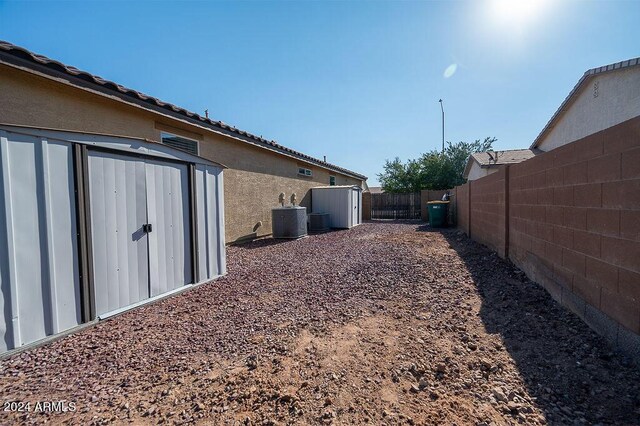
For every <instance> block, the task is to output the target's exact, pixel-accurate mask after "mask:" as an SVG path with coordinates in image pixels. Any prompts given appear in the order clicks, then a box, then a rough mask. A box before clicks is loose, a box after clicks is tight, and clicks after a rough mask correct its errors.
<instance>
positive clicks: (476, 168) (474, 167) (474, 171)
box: [467, 161, 498, 180]
mask: <svg viewBox="0 0 640 426" xmlns="http://www.w3.org/2000/svg"><path fill="white" fill-rule="evenodd" d="M497 171H498V168H497V167H492V168H488V167H480V165H479V164H478V163H477V162H476V161H474V162H473V163H472V164H471V167H470V168H469V176H467V180H476V179H480V178H481V177H485V176H488V175H490V174H492V173H495V172H497Z"/></svg>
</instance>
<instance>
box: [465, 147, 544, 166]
mask: <svg viewBox="0 0 640 426" xmlns="http://www.w3.org/2000/svg"><path fill="white" fill-rule="evenodd" d="M538 153H539V151H538V150H532V149H511V150H507V151H490V152H474V153H473V154H471V157H473V159H474V160H476V161H477V162H478V164H480V166H481V167H491V166H499V165H501V164H515V163H521V162H522V161H524V160H528V159H529V158H531V157H534V156H535V155H536V154H538Z"/></svg>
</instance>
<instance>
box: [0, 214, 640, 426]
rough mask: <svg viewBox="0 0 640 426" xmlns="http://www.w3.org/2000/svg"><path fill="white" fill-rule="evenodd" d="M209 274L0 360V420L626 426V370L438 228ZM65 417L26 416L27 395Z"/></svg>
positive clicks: (377, 231) (368, 232)
mask: <svg viewBox="0 0 640 426" xmlns="http://www.w3.org/2000/svg"><path fill="white" fill-rule="evenodd" d="M228 263H229V274H228V275H227V276H226V277H224V278H222V279H220V280H217V281H215V282H212V283H209V284H206V285H203V286H200V287H198V288H196V289H194V290H192V291H189V292H186V293H184V294H181V295H178V296H175V297H172V298H168V299H165V300H163V301H160V302H158V303H155V304H152V305H148V306H146V307H143V308H141V309H136V310H133V311H130V312H128V313H125V314H123V315H121V316H119V317H116V318H113V319H110V320H107V321H104V322H101V323H99V324H97V325H96V326H93V327H90V328H88V329H86V330H84V331H81V332H79V333H76V334H74V335H71V336H69V337H66V338H63V339H61V340H58V341H56V342H54V343H52V344H49V345H46V346H43V347H40V348H36V349H34V350H31V351H27V352H24V353H21V354H18V355H15V356H13V357H11V358H9V359H6V360H3V361H1V362H0V395H1V396H2V401H3V402H5V401H25V402H31V403H32V410H31V412H22V413H17V412H13V413H10V412H3V413H2V414H0V423H3V424H7V423H12V422H16V423H17V422H20V423H43V422H45V421H48V422H53V423H69V424H107V423H126V422H130V423H134V424H158V423H169V424H184V423H189V424H318V423H333V424H361V423H365V422H368V423H371V424H441V423H445V424H458V425H466V424H478V425H479V424H487V425H488V424H547V423H550V424H598V423H600V424H640V380H639V379H640V371H639V370H638V369H637V367H634V365H633V364H631V363H630V362H629V361H628V360H626V359H624V358H623V357H621V356H619V355H616V354H614V353H612V352H611V351H610V349H609V348H608V347H607V345H606V344H605V343H604V341H603V340H602V339H601V338H600V337H598V336H596V335H595V334H594V333H593V332H591V331H590V330H589V329H588V328H587V327H586V326H585V325H584V324H583V323H582V322H581V321H580V320H579V319H578V318H577V317H575V316H574V315H573V314H571V313H569V312H567V311H566V310H564V309H563V308H561V307H560V306H558V305H557V304H556V303H555V302H554V301H553V300H552V299H551V298H550V297H549V296H548V295H547V294H546V292H545V291H544V290H543V289H542V288H540V287H539V286H537V285H536V284H535V283H532V282H530V281H529V280H527V279H526V277H525V276H524V275H523V274H522V273H521V272H520V271H518V270H517V269H516V268H514V267H513V266H512V265H511V264H509V263H508V262H505V261H503V260H501V259H499V258H498V257H497V256H496V255H495V254H493V253H491V252H490V251H489V250H488V249H486V248H484V247H482V246H480V245H478V244H476V243H474V242H473V241H471V240H469V239H468V238H466V237H465V236H463V235H461V234H460V233H458V232H456V231H455V230H444V231H432V230H430V229H429V228H428V227H426V226H423V225H420V224H418V223H411V222H406V223H397V222H392V223H390V222H377V223H367V224H364V225H362V226H359V227H357V228H354V229H352V230H348V231H336V232H331V233H327V234H322V235H315V236H310V237H309V238H305V239H302V240H298V241H287V242H277V241H274V240H263V241H256V242H253V243H250V244H246V245H243V246H237V247H230V248H229V250H228ZM60 400H65V401H72V402H74V403H75V404H76V406H77V411H75V412H66V413H43V412H35V411H34V410H33V404H35V402H37V401H60Z"/></svg>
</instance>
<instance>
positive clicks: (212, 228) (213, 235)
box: [196, 164, 226, 281]
mask: <svg viewBox="0 0 640 426" xmlns="http://www.w3.org/2000/svg"><path fill="white" fill-rule="evenodd" d="M222 185H223V181H222V169H221V168H219V167H213V166H206V165H203V164H198V165H196V197H197V200H196V208H197V215H196V216H197V220H198V256H199V257H198V264H199V267H200V277H199V279H200V281H206V280H209V279H212V278H215V277H217V276H220V275H223V274H225V273H226V261H225V248H224V213H223V211H224V199H223V198H222V197H223V196H222V187H223V186H222Z"/></svg>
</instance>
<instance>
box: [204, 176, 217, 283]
mask: <svg viewBox="0 0 640 426" xmlns="http://www.w3.org/2000/svg"><path fill="white" fill-rule="evenodd" d="M205 178H206V180H207V188H208V191H207V217H206V221H207V244H208V248H207V254H208V259H207V263H208V264H209V277H208V278H213V277H214V276H216V275H219V274H220V268H219V267H218V251H219V250H218V236H217V235H216V233H217V232H218V227H217V224H218V209H217V203H216V202H217V197H216V193H217V185H216V175H215V174H214V170H212V168H211V167H206V172H205Z"/></svg>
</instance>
